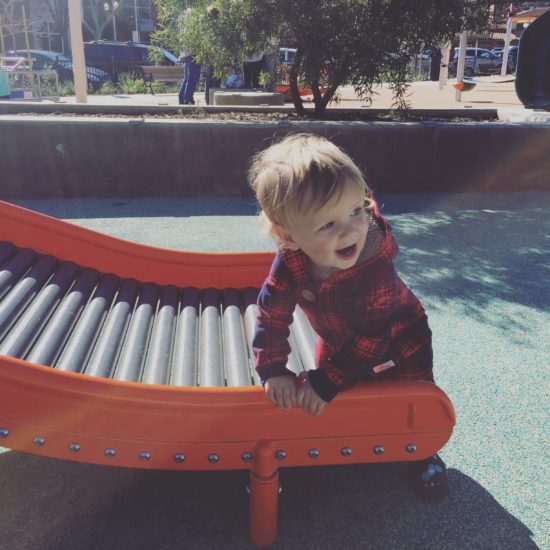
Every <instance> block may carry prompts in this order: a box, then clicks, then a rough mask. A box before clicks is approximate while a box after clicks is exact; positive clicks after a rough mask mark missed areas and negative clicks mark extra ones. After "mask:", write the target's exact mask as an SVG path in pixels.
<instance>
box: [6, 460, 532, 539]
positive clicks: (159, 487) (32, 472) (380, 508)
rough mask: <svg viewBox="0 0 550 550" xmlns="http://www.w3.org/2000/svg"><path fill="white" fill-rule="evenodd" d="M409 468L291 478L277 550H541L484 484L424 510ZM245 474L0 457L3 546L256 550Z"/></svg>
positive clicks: (458, 489)
mask: <svg viewBox="0 0 550 550" xmlns="http://www.w3.org/2000/svg"><path fill="white" fill-rule="evenodd" d="M407 473H408V466H407V465H406V464H380V465H356V466H347V467H319V468H300V469H289V470H282V472H281V479H282V484H283V493H282V495H281V498H280V514H279V515H280V518H279V539H278V541H277V542H276V543H275V545H273V548H274V549H319V550H321V549H335V548H369V549H378V548H380V549H382V548H384V549H387V548H391V549H392V550H393V549H399V548H423V549H431V548H433V549H436V548H437V549H441V548H449V549H455V548H456V549H460V550H463V549H467V548H499V549H502V550H506V549H510V550H512V549H514V550H516V549H518V548H521V549H522V550H528V549H531V548H533V549H535V548H537V546H536V545H535V544H534V543H533V542H532V540H531V532H530V531H529V529H528V528H527V527H525V525H523V524H522V523H521V522H520V521H519V520H518V519H516V518H515V517H514V516H512V515H511V514H509V513H508V512H506V510H504V508H503V507H502V506H501V505H500V504H499V503H498V502H497V501H496V500H495V499H494V498H493V497H491V495H490V494H489V493H488V492H487V491H486V490H485V489H484V488H483V487H481V486H480V485H479V484H478V483H476V481H475V480H473V479H472V478H470V477H468V476H466V475H464V474H462V473H461V472H459V471H457V470H451V471H450V477H451V484H452V488H453V494H452V496H451V497H450V498H449V499H448V500H447V501H446V502H445V503H443V504H439V505H432V504H423V503H419V502H418V501H417V500H416V498H415V497H414V495H413V494H412V492H411V490H410V489H409V487H408V485H407ZM247 478H248V474H247V473H246V472H210V473H206V472H164V471H145V470H131V469H116V468H107V467H101V466H94V465H85V464H77V463H72V462H65V461H61V460H53V459H48V458H42V457H36V456H31V455H26V454H23V453H13V452H8V453H4V454H2V455H0V486H1V487H2V490H1V491H0V509H1V510H2V522H1V539H0V547H1V548H3V549H10V550H27V549H29V550H30V549H33V550H54V549H56V550H57V549H63V550H72V549H75V550H76V549H78V550H92V549H93V550H95V549H97V548H102V549H103V550H110V549H113V550H114V549H120V548H132V549H134V550H139V549H144V550H145V549H152V548H154V549H159V550H160V549H174V548H191V549H194V548H223V549H226V548H227V549H234V548H235V549H238V548H251V547H252V546H251V545H250V543H249V542H248V496H247V495H246V493H245V485H246V482H247Z"/></svg>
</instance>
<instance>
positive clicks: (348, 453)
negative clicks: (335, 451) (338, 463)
mask: <svg viewBox="0 0 550 550" xmlns="http://www.w3.org/2000/svg"><path fill="white" fill-rule="evenodd" d="M342 455H343V456H351V447H344V448H343V449H342Z"/></svg>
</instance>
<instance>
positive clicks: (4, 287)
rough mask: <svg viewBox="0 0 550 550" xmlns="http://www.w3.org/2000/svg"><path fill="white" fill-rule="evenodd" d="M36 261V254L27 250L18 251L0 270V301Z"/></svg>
mask: <svg viewBox="0 0 550 550" xmlns="http://www.w3.org/2000/svg"><path fill="white" fill-rule="evenodd" d="M35 261H36V254H35V253H34V252H33V251H32V250H29V249H23V250H19V251H18V252H17V254H16V255H15V256H14V257H12V258H10V259H9V261H7V262H6V264H5V265H3V266H2V267H1V268H0V299H1V298H3V297H4V295H5V294H6V293H7V292H8V291H9V290H10V289H11V288H12V287H13V286H14V285H15V283H16V282H17V281H18V280H19V278H20V277H21V276H22V275H23V274H24V273H26V272H27V271H28V270H29V269H30V267H31V266H32V265H33V263H34V262H35Z"/></svg>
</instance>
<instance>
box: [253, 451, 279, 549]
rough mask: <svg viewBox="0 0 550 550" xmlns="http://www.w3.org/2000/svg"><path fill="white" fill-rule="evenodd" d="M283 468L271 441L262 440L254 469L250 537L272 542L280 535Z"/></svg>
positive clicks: (259, 543) (260, 542) (264, 543)
mask: <svg viewBox="0 0 550 550" xmlns="http://www.w3.org/2000/svg"><path fill="white" fill-rule="evenodd" d="M278 508H279V472H278V470H277V462H276V459H275V451H274V449H273V444H272V443H271V442H270V441H258V443H257V445H256V449H255V451H254V466H253V467H252V470H251V471H250V541H251V542H252V543H253V544H255V545H256V546H268V545H269V544H273V543H274V542H275V539H276V538H277V514H278Z"/></svg>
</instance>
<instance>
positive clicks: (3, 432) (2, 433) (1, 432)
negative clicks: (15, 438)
mask: <svg viewBox="0 0 550 550" xmlns="http://www.w3.org/2000/svg"><path fill="white" fill-rule="evenodd" d="M8 435H10V431H9V430H7V429H6V428H0V439H6V438H7V437H8Z"/></svg>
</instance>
